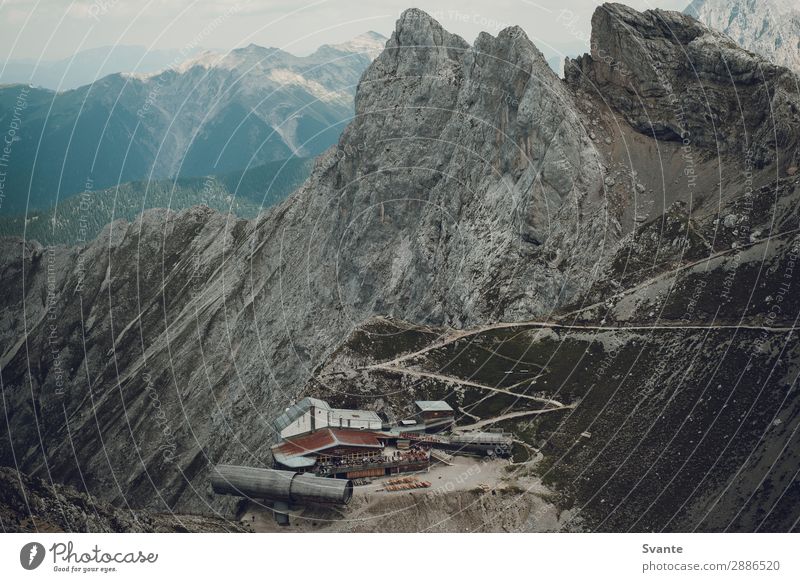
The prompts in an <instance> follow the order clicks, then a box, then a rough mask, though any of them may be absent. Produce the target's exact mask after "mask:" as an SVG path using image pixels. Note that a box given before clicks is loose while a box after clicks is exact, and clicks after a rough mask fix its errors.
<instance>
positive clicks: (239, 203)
mask: <svg viewBox="0 0 800 582" xmlns="http://www.w3.org/2000/svg"><path fill="white" fill-rule="evenodd" d="M312 166H313V160H311V159H310V158H292V159H289V160H285V161H278V162H270V163H267V164H264V165H262V166H258V167H256V168H250V169H248V170H246V171H242V170H239V171H236V172H230V173H227V174H223V175H220V176H206V177H199V178H178V179H177V180H169V179H164V180H154V181H152V182H147V181H138V182H128V183H125V184H120V185H119V186H114V187H112V188H106V189H104V190H98V191H87V192H82V193H80V194H75V195H73V196H70V197H68V198H66V199H65V200H63V201H62V202H60V203H59V204H57V205H55V206H53V207H51V208H49V209H47V210H44V211H32V212H29V213H28V214H18V215H13V216H0V237H1V236H16V237H20V238H25V239H26V240H36V241H38V242H40V243H42V244H44V245H56V244H63V245H76V244H77V245H80V244H88V243H89V242H91V241H92V240H94V238H95V237H96V236H97V235H98V234H100V232H101V231H102V230H103V228H104V227H105V226H106V225H107V224H108V223H110V222H112V221H114V220H119V219H123V220H127V221H132V220H133V219H134V218H135V217H136V216H137V215H138V214H140V213H141V212H142V211H144V210H148V209H152V208H164V209H171V210H181V209H184V208H189V207H190V206H196V205H199V204H202V205H205V206H208V207H209V208H213V209H214V210H216V211H218V212H222V213H232V214H234V215H235V216H237V217H241V218H255V217H256V216H257V215H258V213H259V212H261V211H262V210H265V209H267V208H270V207H271V206H274V205H275V204H278V203H279V202H281V201H283V200H284V199H285V198H286V197H287V196H288V195H289V194H291V193H292V192H293V191H294V190H295V189H296V188H297V187H299V186H300V184H302V183H303V181H304V180H305V179H306V178H307V177H308V175H309V174H310V173H311V168H312Z"/></svg>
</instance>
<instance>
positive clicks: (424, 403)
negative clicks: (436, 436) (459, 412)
mask: <svg viewBox="0 0 800 582" xmlns="http://www.w3.org/2000/svg"><path fill="white" fill-rule="evenodd" d="M414 404H416V405H417V408H419V409H420V410H421V411H423V412H448V411H449V412H452V411H453V408H452V407H451V406H450V405H449V404H448V403H447V402H445V401H444V400H417V401H416V402H414Z"/></svg>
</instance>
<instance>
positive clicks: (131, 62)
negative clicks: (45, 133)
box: [0, 45, 203, 91]
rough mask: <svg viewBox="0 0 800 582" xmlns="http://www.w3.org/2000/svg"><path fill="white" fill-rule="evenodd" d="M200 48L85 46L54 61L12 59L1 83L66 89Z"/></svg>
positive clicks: (166, 63)
mask: <svg viewBox="0 0 800 582" xmlns="http://www.w3.org/2000/svg"><path fill="white" fill-rule="evenodd" d="M202 51H203V49H202V48H200V47H195V48H186V49H162V50H158V49H153V50H150V49H148V48H147V47H143V46H129V45H115V46H103V47H97V48H93V49H87V50H84V51H80V52H78V53H75V54H74V55H73V56H71V57H68V58H65V59H60V60H53V61H37V60H36V59H15V60H10V61H8V62H7V63H5V66H0V84H4V85H8V84H14V83H25V84H31V85H34V86H37V87H42V88H45V89H53V90H57V91H68V90H69V89H77V88H78V87H80V86H82V85H88V84H89V83H94V82H95V81H97V80H98V79H102V78H103V77H105V76H107V75H111V74H113V73H118V72H120V71H127V72H130V73H154V72H157V71H161V70H163V69H167V68H169V67H170V66H172V65H175V64H178V63H181V62H183V61H185V60H186V59H188V58H191V57H194V56H196V55H197V54H199V53H200V52H202Z"/></svg>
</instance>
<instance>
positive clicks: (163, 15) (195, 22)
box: [0, 0, 689, 61]
mask: <svg viewBox="0 0 800 582" xmlns="http://www.w3.org/2000/svg"><path fill="white" fill-rule="evenodd" d="M688 2H689V0H628V1H627V2H626V3H627V4H629V5H630V6H633V7H634V8H637V9H640V10H643V9H646V8H653V7H659V8H669V9H673V10H682V9H683V8H685V6H686V5H687V4H688ZM597 4H600V2H596V1H592V0H489V1H486V0H484V1H475V0H375V1H369V0H360V1H357V0H294V1H291V0H133V1H132V0H0V60H2V61H5V60H6V59H14V60H16V59H34V60H36V59H39V58H42V59H44V60H52V59H59V58H64V57H67V56H70V55H72V54H74V53H75V52H78V51H80V50H84V49H88V48H95V47H99V46H107V45H115V44H123V45H143V46H146V47H150V48H178V49H180V48H182V47H185V46H187V45H193V46H203V47H208V48H220V49H231V48H235V47H238V46H245V45H247V44H249V43H255V44H259V45H264V46H273V47H280V48H283V49H285V50H287V51H289V52H292V53H295V54H307V53H309V52H311V51H312V50H313V49H314V48H316V47H317V46H319V45H320V44H324V43H335V42H341V41H343V40H347V39H349V38H352V37H354V36H356V35H358V34H360V33H361V32H364V31H367V30H375V31H377V32H380V33H382V34H385V35H387V36H388V35H389V34H390V33H391V31H392V30H393V28H394V22H395V20H396V19H397V16H398V15H399V14H400V12H402V11H403V10H404V9H405V8H409V7H411V6H416V7H418V8H422V9H423V10H426V11H427V12H429V13H431V14H433V15H434V16H435V17H436V18H437V19H438V20H439V21H440V22H441V23H442V25H443V26H444V27H445V28H447V29H448V30H450V31H452V32H455V33H457V34H460V35H461V36H463V37H464V38H466V40H468V41H469V42H472V41H473V40H474V38H475V37H476V36H477V34H478V33H479V32H480V31H481V30H486V31H488V32H491V33H493V34H494V33H497V32H498V31H499V30H501V29H502V28H504V27H505V26H508V25H510V24H518V25H520V26H522V27H523V28H524V29H525V31H526V32H527V33H528V35H529V36H530V37H531V39H532V40H533V41H534V42H535V43H536V44H537V45H538V46H539V48H540V49H541V50H542V51H543V52H545V53H552V52H554V49H555V50H558V51H562V50H566V51H570V50H572V51H574V49H575V47H577V46H581V45H583V44H585V40H586V39H587V38H588V34H589V19H590V17H591V13H592V11H593V9H594V7H595V6H596V5H597ZM548 46H549V47H550V49H548Z"/></svg>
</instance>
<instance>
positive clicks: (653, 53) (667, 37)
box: [565, 4, 798, 166]
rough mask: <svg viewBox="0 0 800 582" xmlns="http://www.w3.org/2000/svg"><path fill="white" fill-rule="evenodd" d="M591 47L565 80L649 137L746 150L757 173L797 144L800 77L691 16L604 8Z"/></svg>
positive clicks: (596, 21)
mask: <svg viewBox="0 0 800 582" xmlns="http://www.w3.org/2000/svg"><path fill="white" fill-rule="evenodd" d="M591 46H592V50H591V54H588V55H584V56H583V57H579V58H577V59H574V60H573V59H567V62H566V64H565V77H566V80H567V82H568V83H569V84H570V85H571V86H573V87H575V88H579V87H582V88H584V89H585V90H587V91H588V92H590V93H594V94H599V95H602V97H603V99H605V100H606V101H607V102H608V103H609V104H610V105H611V106H612V107H613V108H614V109H615V110H617V111H618V112H619V113H621V114H622V115H623V116H624V117H625V118H626V120H627V121H628V122H629V123H630V124H631V125H632V126H633V127H634V128H636V129H637V130H638V131H640V132H642V133H645V134H648V135H652V136H654V137H656V138H658V139H665V140H670V141H682V140H686V139H688V140H689V141H690V142H691V143H692V144H694V145H696V146H700V147H703V148H717V149H718V150H719V151H720V152H722V153H731V154H737V155H738V154H743V153H744V152H745V151H746V150H749V151H750V152H751V154H752V159H753V161H754V163H755V164H756V165H759V166H763V165H765V164H768V163H771V162H772V161H775V158H776V156H775V151H776V149H778V148H789V149H793V148H791V147H790V146H792V144H795V143H796V142H797V140H798V136H797V131H796V128H797V122H798V113H797V107H798V103H797V97H796V87H797V82H798V80H797V77H796V76H795V75H794V74H793V73H791V72H790V71H789V70H787V69H785V68H783V67H779V66H776V65H774V64H773V63H770V62H769V61H767V60H766V59H764V58H763V57H760V56H758V55H755V54H753V53H751V52H749V51H747V50H745V49H742V48H741V47H739V46H738V45H736V43H734V42H733V41H732V40H731V39H730V38H729V37H727V36H725V35H724V34H721V33H719V32H716V31H713V30H711V29H709V28H707V27H706V26H705V25H703V24H701V23H699V22H698V21H696V20H695V19H694V18H691V17H690V16H687V15H685V14H681V13H679V12H672V11H666V10H647V11H645V12H641V13H640V12H637V11H635V10H633V9H632V8H629V7H627V6H623V5H621V4H603V5H602V6H599V7H598V8H597V9H596V11H595V13H594V16H593V18H592V41H591ZM723 127H724V128H725V130H724V131H721V129H720V128H723Z"/></svg>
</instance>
